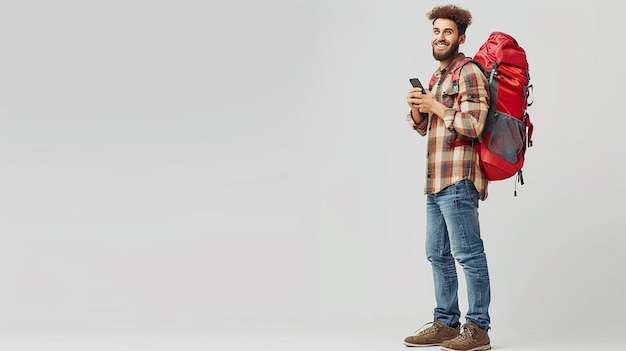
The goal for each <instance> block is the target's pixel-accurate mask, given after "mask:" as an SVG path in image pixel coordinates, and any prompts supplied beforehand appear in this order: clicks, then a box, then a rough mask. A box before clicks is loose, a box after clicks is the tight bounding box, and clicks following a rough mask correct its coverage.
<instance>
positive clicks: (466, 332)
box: [455, 324, 491, 341]
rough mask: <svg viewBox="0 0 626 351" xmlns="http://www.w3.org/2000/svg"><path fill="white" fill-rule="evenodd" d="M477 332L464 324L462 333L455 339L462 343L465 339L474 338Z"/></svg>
mask: <svg viewBox="0 0 626 351" xmlns="http://www.w3.org/2000/svg"><path fill="white" fill-rule="evenodd" d="M489 329H491V327H489V328H488V329H487V330H489ZM475 332H476V331H475V330H474V329H472V328H468V327H467V325H466V324H463V325H462V326H461V333H460V334H459V335H457V336H456V338H455V339H457V340H458V341H462V340H465V339H469V338H473V337H474V333H475Z"/></svg>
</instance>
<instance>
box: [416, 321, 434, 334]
mask: <svg viewBox="0 0 626 351" xmlns="http://www.w3.org/2000/svg"><path fill="white" fill-rule="evenodd" d="M429 324H433V325H434V324H435V323H433V322H428V323H425V324H424V325H422V326H421V327H419V328H418V329H417V330H416V331H415V335H424V334H425V333H427V332H428V333H430V332H431V331H430V328H424V327H425V326H427V325H429Z"/></svg>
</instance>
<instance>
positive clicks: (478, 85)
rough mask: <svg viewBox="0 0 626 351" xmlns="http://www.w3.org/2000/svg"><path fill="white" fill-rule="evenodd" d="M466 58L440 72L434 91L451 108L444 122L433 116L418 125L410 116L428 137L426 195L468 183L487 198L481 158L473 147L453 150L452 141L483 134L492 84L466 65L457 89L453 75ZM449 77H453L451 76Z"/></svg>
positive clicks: (478, 71)
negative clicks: (469, 181)
mask: <svg viewBox="0 0 626 351" xmlns="http://www.w3.org/2000/svg"><path fill="white" fill-rule="evenodd" d="M464 57H465V55H463V54H462V53H459V55H458V56H457V57H456V58H455V60H454V61H453V62H452V63H451V64H450V66H449V67H450V69H449V70H448V69H444V70H441V69H440V68H438V69H437V71H435V73H434V77H433V81H434V82H435V83H434V86H432V87H431V91H432V92H433V94H435V97H436V98H437V100H438V101H440V102H441V103H442V104H444V105H445V106H447V107H448V109H447V110H446V111H445V114H444V116H443V119H441V118H438V117H436V116H432V115H431V116H430V118H429V119H428V120H426V119H425V120H424V121H422V123H420V124H419V125H416V124H415V122H414V121H413V118H411V115H410V114H409V115H408V116H407V121H408V122H409V124H410V125H411V126H412V127H413V129H415V130H416V131H417V132H418V133H419V134H420V135H422V136H426V134H428V147H427V154H426V157H427V167H426V185H425V187H424V193H425V194H435V193H438V192H439V191H441V190H443V189H444V188H446V187H447V186H449V185H451V184H454V183H456V182H458V181H461V180H463V179H469V180H471V181H472V182H473V183H474V186H475V187H476V189H477V190H478V192H479V193H480V199H481V200H485V199H486V198H487V185H488V180H487V178H486V177H485V175H484V174H483V172H482V171H481V169H480V163H479V156H478V153H476V151H475V150H474V147H473V146H472V145H460V146H455V147H452V146H450V145H449V143H450V142H452V141H463V140H470V141H471V140H472V139H474V138H477V137H478V136H479V135H480V133H482V131H483V128H484V126H485V120H486V119H487V112H488V109H489V83H488V81H487V78H486V77H485V75H484V74H483V73H482V71H481V70H480V68H479V67H478V66H476V65H474V64H471V63H470V64H466V65H465V66H463V68H461V71H460V77H459V83H458V86H453V84H452V74H451V73H452V72H453V71H454V69H455V68H456V66H457V65H458V64H459V63H460V61H461V60H462V59H463V58H464ZM449 73H450V74H449Z"/></svg>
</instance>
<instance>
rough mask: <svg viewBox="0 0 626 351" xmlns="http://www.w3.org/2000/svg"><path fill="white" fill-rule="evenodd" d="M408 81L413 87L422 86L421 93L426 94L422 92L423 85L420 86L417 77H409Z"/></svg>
mask: <svg viewBox="0 0 626 351" xmlns="http://www.w3.org/2000/svg"><path fill="white" fill-rule="evenodd" d="M409 82H411V85H412V86H413V88H422V94H426V93H424V87H423V86H422V83H421V82H420V80H419V79H417V78H411V79H409Z"/></svg>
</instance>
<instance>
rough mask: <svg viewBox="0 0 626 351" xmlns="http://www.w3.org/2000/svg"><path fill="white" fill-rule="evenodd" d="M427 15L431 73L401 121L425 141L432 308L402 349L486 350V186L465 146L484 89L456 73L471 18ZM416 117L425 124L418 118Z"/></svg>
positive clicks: (472, 70) (459, 13)
mask: <svg viewBox="0 0 626 351" xmlns="http://www.w3.org/2000/svg"><path fill="white" fill-rule="evenodd" d="M427 15H428V18H429V19H430V20H432V24H433V32H432V50H433V56H434V58H435V60H437V61H439V68H438V69H437V70H436V71H435V73H434V76H435V78H434V80H433V81H434V82H435V84H434V86H433V87H432V88H431V90H432V92H431V91H428V90H424V95H422V89H420V88H413V89H411V90H409V93H408V96H407V103H408V105H409V107H410V108H411V112H410V113H409V115H408V116H407V121H408V122H409V123H410V125H411V126H412V127H413V129H415V130H416V131H417V132H418V133H419V134H420V135H422V136H426V135H428V137H427V153H426V156H427V163H426V165H427V172H426V185H425V189H424V193H425V194H426V197H427V201H426V240H425V246H426V256H427V258H428V260H429V261H430V263H431V266H432V271H433V278H434V287H435V300H436V301H435V302H436V307H435V309H434V320H433V322H432V323H430V324H431V325H430V327H429V328H426V329H424V330H421V331H419V332H418V333H417V334H416V335H413V336H409V337H407V338H406V339H405V340H404V344H405V345H406V346H435V345H440V346H441V348H442V350H472V351H475V350H488V349H490V348H491V345H490V340H489V335H488V334H487V332H488V330H489V326H490V322H491V321H490V317H489V303H490V300H491V289H490V282H489V273H488V269H487V259H486V255H485V252H484V247H483V241H482V239H481V236H480V226H479V221H478V201H479V200H485V199H486V197H487V183H488V181H487V179H486V177H485V175H484V174H483V172H482V171H481V169H480V165H479V158H478V154H477V153H476V151H475V150H474V148H473V147H472V144H471V141H472V140H473V139H475V138H477V137H478V136H479V135H480V134H481V132H482V130H483V128H484V125H485V119H486V118H487V110H488V108H489V89H488V81H487V78H486V77H485V75H484V74H483V73H482V71H481V69H480V68H479V67H478V66H477V65H475V64H473V63H467V64H465V65H462V66H460V65H459V63H460V61H461V60H462V59H463V58H464V57H465V55H464V54H463V53H460V52H459V45H461V44H463V43H464V42H465V39H466V36H465V30H466V29H467V27H468V26H469V25H470V24H471V21H472V16H471V13H470V12H469V11H467V10H465V9H462V8H460V7H457V6H454V5H446V6H437V7H435V8H433V9H432V10H431V11H430V12H429V13H428V14H427ZM456 69H460V76H459V77H460V78H459V82H458V85H455V84H452V73H453V72H454V71H455V70H456ZM422 113H427V114H428V115H429V116H428V117H426V118H424V117H423V116H422ZM454 143H456V144H454ZM455 259H456V260H457V261H458V262H459V263H460V265H461V266H462V267H463V272H464V274H465V280H466V285H467V295H468V303H469V306H468V311H467V314H466V316H465V320H466V322H465V324H463V326H462V327H461V322H460V318H461V312H460V310H459V305H458V296H457V290H458V279H457V273H456V266H455ZM427 324H429V323H427Z"/></svg>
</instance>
